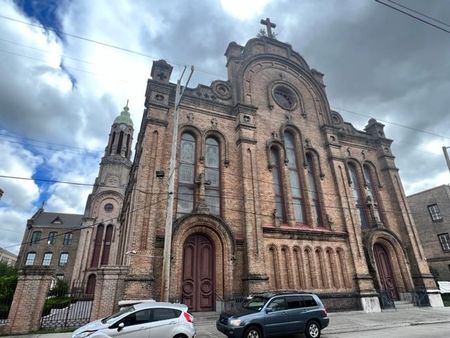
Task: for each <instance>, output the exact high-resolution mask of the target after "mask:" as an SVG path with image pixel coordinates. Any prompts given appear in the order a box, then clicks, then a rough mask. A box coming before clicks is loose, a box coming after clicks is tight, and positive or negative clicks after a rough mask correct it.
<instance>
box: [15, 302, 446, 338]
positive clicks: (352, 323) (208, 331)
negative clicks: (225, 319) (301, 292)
mask: <svg viewBox="0 0 450 338" xmlns="http://www.w3.org/2000/svg"><path fill="white" fill-rule="evenodd" d="M217 317H218V314H216V313H213V312H208V313H194V318H195V324H196V328H197V337H198V338H225V336H224V335H223V334H222V333H220V332H218V331H217V330H216V327H215V321H216V319H217ZM329 317H330V326H329V327H328V328H326V329H325V330H324V331H323V333H324V335H326V334H336V333H341V334H342V333H350V332H356V331H358V332H361V331H371V330H381V329H385V328H394V327H402V326H412V325H426V324H434V323H450V307H446V308H430V307H424V308H418V307H412V308H407V309H399V310H389V311H383V312H378V313H364V312H362V311H350V312H334V313H330V314H329ZM70 336H71V334H70V333H52V334H29V335H21V336H11V338H20V337H22V338H57V337H58V338H60V337H61V338H66V337H67V338H68V337H70ZM300 336H302V335H300ZM342 337H345V335H342Z"/></svg>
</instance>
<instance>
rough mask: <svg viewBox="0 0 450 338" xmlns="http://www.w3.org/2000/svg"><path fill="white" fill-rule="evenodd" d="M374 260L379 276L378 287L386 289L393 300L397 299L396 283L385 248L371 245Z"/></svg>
mask: <svg viewBox="0 0 450 338" xmlns="http://www.w3.org/2000/svg"><path fill="white" fill-rule="evenodd" d="M373 251H374V256H375V262H376V264H377V269H378V273H379V275H380V276H379V277H380V282H381V285H380V287H381V288H382V289H384V290H386V291H387V292H388V293H389V295H390V297H391V298H392V299H393V300H399V299H400V298H399V295H398V290H397V285H396V283H395V278H394V274H393V269H392V264H391V260H390V257H389V254H388V252H387V251H386V249H385V248H384V247H383V246H382V245H380V244H375V245H374V247H373Z"/></svg>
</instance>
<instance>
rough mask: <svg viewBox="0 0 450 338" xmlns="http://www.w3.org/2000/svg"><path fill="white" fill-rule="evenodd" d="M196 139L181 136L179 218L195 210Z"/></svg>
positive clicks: (187, 135)
mask: <svg viewBox="0 0 450 338" xmlns="http://www.w3.org/2000/svg"><path fill="white" fill-rule="evenodd" d="M195 148H196V147H195V138H194V136H192V135H191V134H189V133H183V134H182V135H181V145H180V166H179V169H178V203H177V217H181V216H183V215H185V214H189V213H191V212H192V210H193V208H194V192H195V186H194V180H195V158H196V157H195V154H196V149H195Z"/></svg>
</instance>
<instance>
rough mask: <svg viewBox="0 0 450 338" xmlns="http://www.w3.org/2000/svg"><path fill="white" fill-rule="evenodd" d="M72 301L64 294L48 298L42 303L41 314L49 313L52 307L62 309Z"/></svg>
mask: <svg viewBox="0 0 450 338" xmlns="http://www.w3.org/2000/svg"><path fill="white" fill-rule="evenodd" d="M71 302H72V298H70V297H66V296H58V297H52V298H48V299H47V300H46V301H45V304H44V310H42V316H46V315H48V314H50V311H51V310H52V309H63V308H65V307H68V306H69V305H70V303H71Z"/></svg>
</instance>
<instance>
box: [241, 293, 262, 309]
mask: <svg viewBox="0 0 450 338" xmlns="http://www.w3.org/2000/svg"><path fill="white" fill-rule="evenodd" d="M268 300H269V298H266V297H261V296H256V297H253V298H251V299H249V300H247V301H245V302H244V303H243V304H242V307H243V308H244V309H248V310H254V311H260V310H261V309H262V308H263V306H264V304H266V303H267V301H268Z"/></svg>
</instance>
